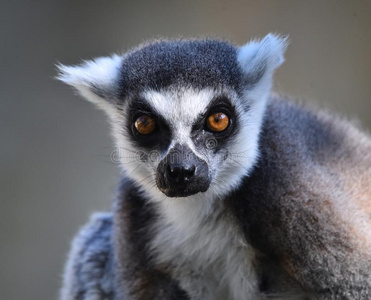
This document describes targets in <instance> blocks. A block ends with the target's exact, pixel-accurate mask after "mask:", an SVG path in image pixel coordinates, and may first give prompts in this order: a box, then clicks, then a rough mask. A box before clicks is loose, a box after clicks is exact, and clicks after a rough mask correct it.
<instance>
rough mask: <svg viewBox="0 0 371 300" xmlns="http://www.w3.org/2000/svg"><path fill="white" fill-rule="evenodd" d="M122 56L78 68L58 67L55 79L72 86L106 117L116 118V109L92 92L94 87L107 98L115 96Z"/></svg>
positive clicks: (87, 62) (95, 61) (114, 56)
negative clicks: (104, 113) (104, 93)
mask: <svg viewBox="0 0 371 300" xmlns="http://www.w3.org/2000/svg"><path fill="white" fill-rule="evenodd" d="M122 59H123V57H122V56H118V55H113V56H111V57H100V58H97V59H95V60H91V61H85V62H84V63H83V64H81V65H79V66H65V65H62V64H60V65H58V66H57V67H58V70H59V76H57V79H59V80H61V81H63V82H65V83H67V84H69V85H71V86H73V87H74V88H75V89H76V90H77V91H78V92H79V93H80V94H81V96H83V97H84V98H86V99H87V100H89V101H90V102H93V103H94V104H96V105H97V106H98V107H99V108H100V109H102V110H104V111H105V112H106V113H107V114H108V116H109V117H110V118H111V119H112V118H114V119H115V118H116V117H117V112H116V109H115V108H114V107H113V105H112V104H111V103H109V102H108V101H107V100H106V99H103V98H102V97H100V96H98V95H96V94H95V93H94V92H93V91H92V87H93V86H95V87H97V88H99V89H101V90H104V91H106V92H107V94H108V96H109V97H114V96H115V95H116V92H117V91H116V89H117V87H118V83H117V80H118V75H119V72H120V67H121V64H122Z"/></svg>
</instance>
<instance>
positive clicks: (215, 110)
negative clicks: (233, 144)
mask: <svg viewBox="0 0 371 300" xmlns="http://www.w3.org/2000/svg"><path fill="white" fill-rule="evenodd" d="M219 113H221V114H225V115H226V116H227V117H228V119H229V124H228V126H227V127H226V128H225V129H224V130H222V131H220V132H218V131H212V130H210V128H209V126H207V119H208V118H209V117H210V116H212V115H213V114H219ZM237 131H238V116H237V113H236V110H235V107H234V106H233V105H232V103H231V101H230V100H229V98H228V97H226V96H219V97H216V98H215V99H214V100H213V101H211V103H210V105H209V106H208V107H207V109H206V111H205V113H204V114H202V115H200V117H199V118H198V119H197V120H196V122H195V123H194V124H193V126H192V131H191V136H192V139H193V142H194V143H195V145H196V147H198V148H199V149H205V147H206V148H207V149H208V150H213V151H215V152H216V151H218V150H220V149H221V148H223V147H225V146H226V145H227V143H228V141H229V140H230V139H232V138H233V136H234V135H235V134H236V133H237ZM210 145H212V147H210Z"/></svg>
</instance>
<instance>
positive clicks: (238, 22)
mask: <svg viewBox="0 0 371 300" xmlns="http://www.w3.org/2000/svg"><path fill="white" fill-rule="evenodd" d="M0 23H1V26H0V37H1V40H0V42H1V46H0V54H1V56H0V57H1V72H0V78H1V80H0V241H1V244H0V266H1V267H0V291H1V292H0V293H1V296H0V298H1V299H4V300H13V299H15V300H19V299H22V300H28V299H35V300H44V299H56V298H57V296H58V290H59V288H60V283H61V274H62V270H63V265H64V262H65V259H66V254H67V252H68V250H69V247H70V241H71V238H72V237H73V236H74V234H75V232H76V231H77V230H78V228H79V227H80V226H81V225H82V224H83V223H85V222H86V221H87V219H88V216H89V215H90V214H91V213H92V212H93V211H96V210H105V211H108V210H110V208H111V204H112V199H113V198H114V195H115V189H116V186H117V182H118V180H119V169H118V167H117V166H116V165H115V164H113V163H112V162H111V161H110V154H111V152H112V150H113V149H112V146H111V144H112V143H111V139H110V136H109V126H108V123H107V122H106V120H105V116H104V114H103V113H102V112H100V111H97V110H96V109H95V108H94V107H93V106H92V105H91V104H90V103H88V102H86V101H83V100H82V99H81V98H79V97H77V96H75V95H74V93H73V92H72V90H71V89H70V88H69V87H67V86H65V85H63V84H62V83H60V82H57V81H56V80H54V79H53V76H55V75H56V71H55V67H54V64H55V63H57V62H62V63H64V64H76V63H79V62H80V61H81V59H90V58H94V57H97V56H102V55H108V54H110V53H113V52H121V51H125V50H127V49H130V48H131V47H133V46H135V45H137V44H138V43H141V42H143V41H145V40H146V39H148V38H153V37H160V36H165V37H179V36H184V37H197V36H217V37H222V38H226V39H229V40H231V41H232V42H233V43H235V44H238V45H240V44H244V43H245V42H246V41H248V40H249V39H251V38H255V37H263V36H264V35H265V34H267V33H268V32H276V33H283V34H289V35H290V39H291V45H290V46H289V48H288V50H287V55H286V63H285V64H284V65H283V66H282V67H281V68H280V69H279V71H278V72H277V74H276V80H275V82H276V83H275V90H276V91H279V92H282V93H286V94H288V95H291V96H294V97H298V98H300V99H301V100H302V101H303V102H307V103H314V104H315V105H316V106H319V107H322V108H329V109H331V110H334V111H336V112H339V113H341V114H343V115H345V116H347V117H349V118H356V119H358V120H359V122H360V123H361V124H362V126H363V127H364V128H366V129H367V130H370V129H371V119H370V117H371V82H370V79H371V1H369V0H364V1H343V0H326V1H322V0H312V1H298V0H280V1H275V0H260V1H246V0H245V1H230V0H229V1H227V0H216V1H207V0H206V1H204V0H202V1H201V0H188V1H185V0H182V1H179V0H172V1H170V0H169V1H165V0H157V1H138V0H136V1H102V0H101V1H94V0H90V1H51V0H48V1H26V0H23V1H18V0H14V1H2V3H1V10H0Z"/></svg>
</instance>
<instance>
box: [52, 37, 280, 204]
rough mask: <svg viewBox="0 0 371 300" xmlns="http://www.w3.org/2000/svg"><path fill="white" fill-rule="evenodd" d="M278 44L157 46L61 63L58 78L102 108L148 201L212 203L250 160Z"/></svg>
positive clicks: (243, 172)
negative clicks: (177, 199) (207, 198)
mask: <svg viewBox="0 0 371 300" xmlns="http://www.w3.org/2000/svg"><path fill="white" fill-rule="evenodd" d="M285 47H286V39H284V38H280V37H278V36H275V35H271V34H269V35H267V36H266V37H265V38H264V39H263V40H262V41H253V42H250V43H248V44H246V45H244V46H242V47H234V46H232V45H231V44H229V43H226V42H223V41H218V40H177V41H162V40H161V41H155V42H153V43H149V44H145V45H142V46H140V47H139V48H137V49H134V50H133V51H130V52H129V53H126V54H124V55H122V56H117V55H114V56H112V57H105V58H99V59H96V60H93V61H88V62H85V63H84V64H82V65H80V66H72V67H70V66H59V70H60V76H59V79H61V80H62V81H64V82H65V83H67V84H70V85H72V86H73V87H75V88H76V89H77V90H78V91H79V92H80V93H81V95H83V96H84V97H86V98H87V99H88V100H89V101H91V102H94V103H95V104H96V105H97V106H98V107H100V108H102V109H103V110H104V111H106V113H107V114H108V116H109V117H110V120H111V122H112V128H113V134H114V138H115V141H116V145H117V151H118V152H117V155H118V156H117V157H118V158H119V160H120V162H121V165H122V167H123V169H124V171H125V172H126V175H127V176H128V177H130V178H131V179H133V180H134V181H135V182H136V183H137V184H138V185H139V186H140V187H142V188H143V190H144V191H146V192H148V193H149V194H150V195H152V196H154V197H152V198H156V199H159V198H164V197H165V198H166V197H198V195H200V194H201V195H204V196H205V194H206V196H207V195H209V196H212V197H215V196H221V195H223V194H225V193H227V192H229V191H230V190H231V189H232V188H234V187H236V186H237V185H238V184H239V183H240V181H241V178H243V176H244V175H247V174H248V173H249V171H250V170H251V168H252V167H253V165H254V163H255V162H256V160H257V156H258V136H259V131H260V126H261V123H262V117H263V114H264V109H265V105H266V100H267V97H268V95H269V93H270V89H271V83H272V75H273V71H274V70H275V69H276V68H277V67H278V66H279V65H280V64H281V63H282V62H283V52H284V50H285ZM164 195H166V196H164Z"/></svg>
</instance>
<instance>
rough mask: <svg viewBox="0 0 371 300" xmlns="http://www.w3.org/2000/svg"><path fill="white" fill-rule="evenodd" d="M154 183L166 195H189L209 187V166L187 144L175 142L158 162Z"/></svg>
mask: <svg viewBox="0 0 371 300" xmlns="http://www.w3.org/2000/svg"><path fill="white" fill-rule="evenodd" d="M156 183H157V186H158V188H159V189H160V190H161V191H162V192H163V193H164V194H165V195H166V196H168V197H187V196H191V195H194V194H197V193H199V192H205V191H206V190H207V189H208V188H209V185H210V178H209V168H208V166H207V163H206V162H205V161H204V160H202V159H200V158H199V157H198V156H196V155H195V154H194V153H193V151H192V150H191V149H190V148H189V147H188V146H182V145H179V144H177V145H175V146H174V148H173V149H171V150H170V151H169V153H168V155H167V156H166V157H165V158H164V159H163V160H162V161H161V162H160V163H159V165H158V167H157V174H156Z"/></svg>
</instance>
